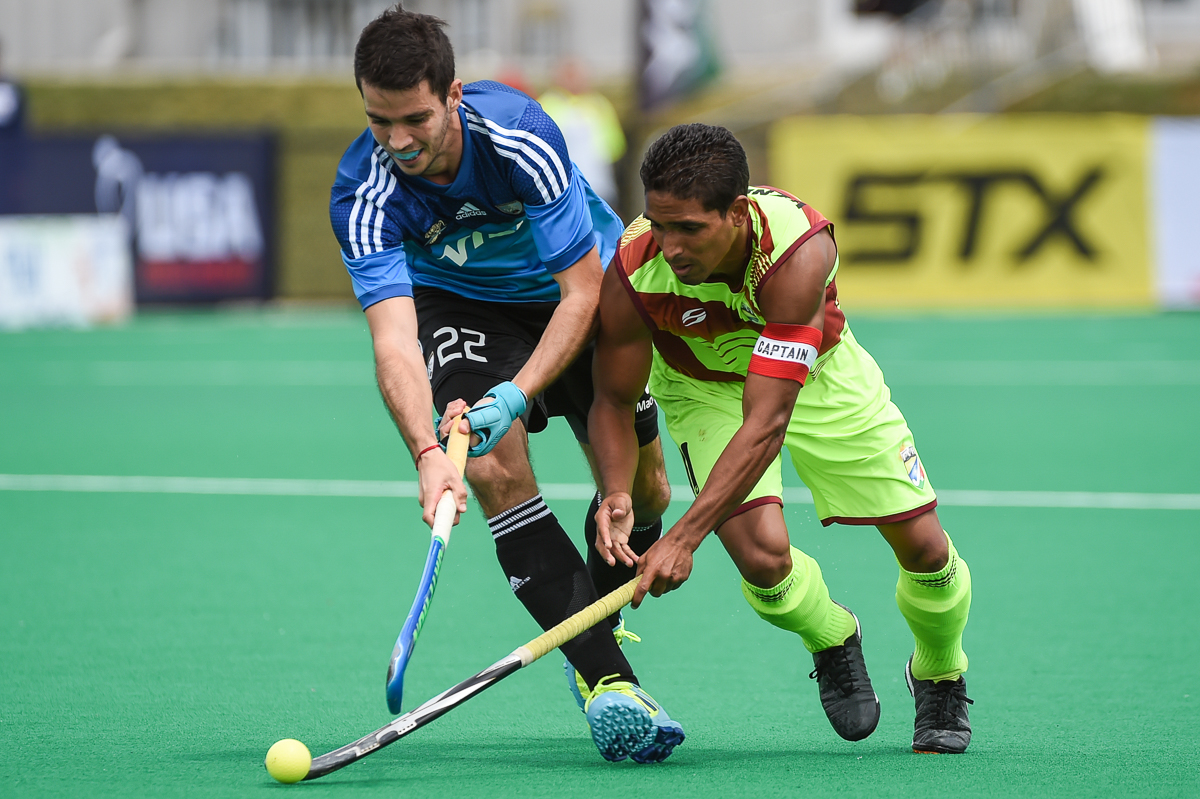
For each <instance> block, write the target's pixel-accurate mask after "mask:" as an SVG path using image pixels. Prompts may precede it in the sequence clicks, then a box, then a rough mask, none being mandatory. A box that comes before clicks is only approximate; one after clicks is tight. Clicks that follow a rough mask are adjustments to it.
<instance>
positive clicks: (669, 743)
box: [586, 674, 684, 763]
mask: <svg viewBox="0 0 1200 799" xmlns="http://www.w3.org/2000/svg"><path fill="white" fill-rule="evenodd" d="M615 676H616V675H615V674H614V675H612V676H611V677H605V678H604V679H602V680H601V681H600V682H599V683H597V685H596V688H595V690H594V691H592V692H591V694H590V695H589V696H588V699H587V703H586V708H587V720H588V726H590V727H591V728H592V740H593V741H594V742H595V743H596V748H597V749H599V750H600V756H601V757H603V758H604V759H605V760H611V761H613V762H618V761H621V760H624V759H625V758H627V757H628V758H630V759H632V760H633V762H635V763H661V762H662V761H664V760H666V759H667V758H668V757H670V755H671V752H673V751H674V750H675V747H676V746H678V745H679V744H681V743H683V739H684V734H683V727H681V726H679V722H677V721H672V720H671V717H670V716H668V715H667V711H666V710H664V709H663V707H662V705H660V704H658V703H657V702H655V701H654V699H652V698H651V697H650V695H649V694H647V693H646V692H645V691H643V690H642V689H641V688H640V687H639V686H637V685H634V684H633V683H631V682H626V681H625V680H614V679H613V677H615Z"/></svg>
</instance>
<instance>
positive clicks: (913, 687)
mask: <svg viewBox="0 0 1200 799" xmlns="http://www.w3.org/2000/svg"><path fill="white" fill-rule="evenodd" d="M904 678H905V679H906V680H907V681H908V692H909V693H910V694H912V695H913V698H914V699H916V701H917V720H916V721H915V722H914V723H913V743H912V748H913V751H914V752H921V753H922V754H943V755H960V754H962V753H963V752H965V751H967V744H969V743H971V721H970V719H969V718H968V716H967V705H973V704H975V703H974V702H972V701H971V700H970V699H968V698H967V681H966V680H965V679H963V678H962V677H959V678H958V679H957V680H941V681H940V682H934V681H933V680H918V679H917V678H916V677H914V676H913V673H912V659H911V658H910V659H909V661H908V665H906V666H905V667H904Z"/></svg>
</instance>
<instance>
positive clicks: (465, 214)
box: [454, 203, 487, 222]
mask: <svg viewBox="0 0 1200 799" xmlns="http://www.w3.org/2000/svg"><path fill="white" fill-rule="evenodd" d="M473 216H487V211H480V210H479V209H478V208H476V207H475V206H474V205H472V204H471V203H464V204H463V207H462V208H459V209H458V213H457V214H455V215H454V218H455V220H457V221H459V222H461V221H463V220H464V219H469V218H470V217H473Z"/></svg>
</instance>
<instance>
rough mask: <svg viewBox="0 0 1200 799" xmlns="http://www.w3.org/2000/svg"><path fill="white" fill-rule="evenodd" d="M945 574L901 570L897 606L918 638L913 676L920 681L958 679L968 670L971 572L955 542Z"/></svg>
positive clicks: (913, 662)
mask: <svg viewBox="0 0 1200 799" xmlns="http://www.w3.org/2000/svg"><path fill="white" fill-rule="evenodd" d="M946 542H947V543H948V544H949V545H950V559H949V560H948V561H947V562H946V565H945V567H944V568H942V569H941V571H937V572H934V573H932V574H914V573H913V572H909V571H905V570H904V569H903V568H901V569H900V580H899V582H898V583H896V604H897V605H899V606H900V613H901V614H903V616H904V620H905V621H907V622H908V627H909V629H910V630H912V633H913V638H915V639H916V644H917V645H916V650H915V651H914V652H913V661H912V673H913V676H914V677H916V678H917V679H918V680H955V679H958V675H960V674H962V673H963V672H964V671H966V670H967V654H966V653H965V652H963V648H962V634H963V628H964V627H966V626H967V614H968V613H969V612H970V610H971V571H970V569H968V568H967V562H966V561H964V560H963V559H962V558H960V557H959V556H958V551H957V550H955V549H954V542H953V541H951V540H950V536H949V535H947V536H946Z"/></svg>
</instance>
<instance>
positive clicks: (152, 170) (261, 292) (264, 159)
mask: <svg viewBox="0 0 1200 799" xmlns="http://www.w3.org/2000/svg"><path fill="white" fill-rule="evenodd" d="M273 186H274V142H273V140H272V139H271V137H269V136H265V135H246V136H161V135H160V136H145V135H139V136H121V137H115V136H110V135H103V136H98V137H97V136H88V137H84V136H37V137H20V138H16V137H13V138H9V139H6V141H4V142H3V144H2V145H0V214H79V213H117V214H120V215H122V216H123V217H124V218H125V219H126V221H127V222H128V229H129V231H130V236H129V238H130V241H129V246H130V248H131V250H132V253H133V262H134V274H135V292H136V296H137V300H138V302H184V303H188V302H212V301H218V300H225V299H238V298H251V299H266V298H268V297H270V296H271V289H272V280H271V278H272V271H273V270H272V264H273V247H272V243H273V240H272V236H273V227H274V225H273V222H274V207H273Z"/></svg>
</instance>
